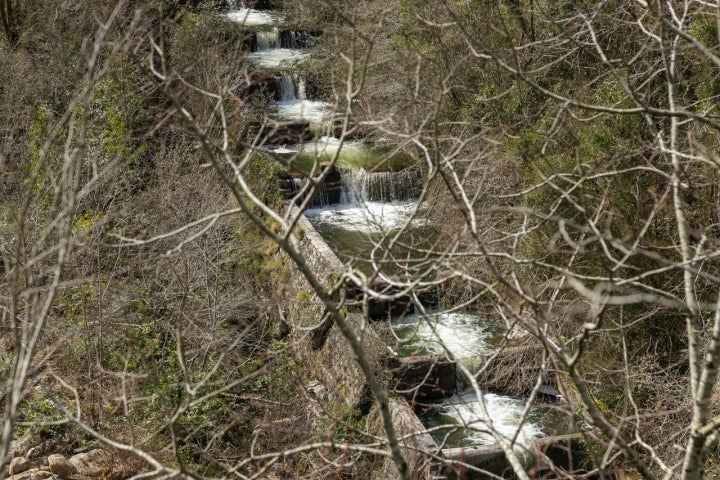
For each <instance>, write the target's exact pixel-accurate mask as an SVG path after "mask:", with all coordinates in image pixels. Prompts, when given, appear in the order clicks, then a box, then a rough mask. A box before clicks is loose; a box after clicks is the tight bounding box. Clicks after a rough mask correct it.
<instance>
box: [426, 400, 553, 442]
mask: <svg viewBox="0 0 720 480" xmlns="http://www.w3.org/2000/svg"><path fill="white" fill-rule="evenodd" d="M483 399H484V401H485V406H486V408H487V412H488V416H489V418H488V417H487V416H485V415H484V414H483V409H482V407H481V406H480V402H479V400H478V398H477V395H475V394H474V393H465V394H459V395H456V396H454V397H452V398H450V399H448V400H447V401H446V403H444V404H442V405H441V406H438V407H436V413H437V414H438V415H439V417H440V418H441V419H442V421H444V422H446V423H449V424H455V425H463V426H465V427H468V430H467V431H466V432H465V433H466V435H465V440H464V443H466V444H467V446H472V445H490V444H493V443H496V441H495V438H494V437H493V436H492V435H491V434H490V421H492V428H493V429H494V430H495V431H496V432H497V433H499V434H500V435H502V436H503V437H505V438H506V439H508V440H510V439H512V438H513V437H514V436H515V434H516V432H518V430H519V433H518V435H517V443H516V446H517V447H520V448H519V450H523V449H524V448H527V447H529V446H530V443H531V441H532V439H533V438H536V437H542V436H544V434H543V432H542V430H541V428H540V425H538V424H536V423H533V422H530V421H527V420H526V421H525V423H523V424H522V425H519V423H520V420H521V418H522V412H523V410H524V408H525V404H524V402H523V401H522V400H517V399H514V398H510V397H504V396H500V395H496V394H494V393H484V394H483ZM432 423H433V424H434V426H437V425H438V424H440V423H441V422H438V421H434V422H432Z"/></svg>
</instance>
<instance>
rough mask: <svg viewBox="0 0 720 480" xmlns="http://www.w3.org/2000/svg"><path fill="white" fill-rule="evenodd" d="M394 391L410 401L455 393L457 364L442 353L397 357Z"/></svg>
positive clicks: (431, 398) (448, 395)
mask: <svg viewBox="0 0 720 480" xmlns="http://www.w3.org/2000/svg"><path fill="white" fill-rule="evenodd" d="M396 377H397V378H398V382H397V384H396V385H395V391H396V392H397V393H399V394H401V395H403V396H405V397H406V398H408V399H409V400H410V401H411V402H412V401H414V400H434V399H439V398H446V397H450V396H452V395H454V394H455V393H457V364H456V362H455V360H452V359H449V358H447V357H446V356H444V355H440V356H423V357H404V358H400V359H398V367H397V375H396Z"/></svg>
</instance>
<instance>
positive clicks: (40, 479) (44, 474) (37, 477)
mask: <svg viewBox="0 0 720 480" xmlns="http://www.w3.org/2000/svg"><path fill="white" fill-rule="evenodd" d="M48 478H57V477H56V476H55V475H54V474H52V473H51V472H48V471H47V470H37V471H35V472H33V474H32V476H31V477H30V480H46V479H48Z"/></svg>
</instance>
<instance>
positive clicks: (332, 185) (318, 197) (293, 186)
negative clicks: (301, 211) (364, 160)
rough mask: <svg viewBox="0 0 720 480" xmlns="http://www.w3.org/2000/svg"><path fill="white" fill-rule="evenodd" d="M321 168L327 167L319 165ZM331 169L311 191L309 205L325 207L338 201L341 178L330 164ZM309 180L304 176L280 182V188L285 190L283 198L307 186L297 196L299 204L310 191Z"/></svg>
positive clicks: (291, 195) (290, 196)
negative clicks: (304, 190) (312, 191)
mask: <svg viewBox="0 0 720 480" xmlns="http://www.w3.org/2000/svg"><path fill="white" fill-rule="evenodd" d="M320 168H321V169H322V170H325V169H326V168H328V166H321V167H320ZM329 168H331V169H332V170H331V171H330V172H329V173H328V174H327V175H326V176H325V179H324V180H323V181H322V182H321V183H319V184H318V185H317V187H316V189H315V192H314V193H313V198H312V200H311V201H310V206H311V207H326V206H328V205H334V204H337V203H340V191H341V190H342V180H341V177H340V172H338V171H337V170H336V169H335V167H332V166H330V167H329ZM309 181H310V180H309V179H307V178H304V177H292V178H288V179H287V180H285V181H283V182H281V185H280V187H281V189H282V190H284V191H285V198H293V197H295V196H296V195H297V194H298V193H299V192H300V191H302V190H303V189H304V188H306V187H307V190H306V192H305V194H304V195H302V196H301V197H299V198H297V200H296V203H297V204H298V205H299V204H300V203H301V202H302V201H303V200H305V198H306V197H307V194H308V193H309V192H310V190H311V189H310V187H309V186H308V182H309Z"/></svg>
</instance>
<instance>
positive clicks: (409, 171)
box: [343, 168, 422, 202]
mask: <svg viewBox="0 0 720 480" xmlns="http://www.w3.org/2000/svg"><path fill="white" fill-rule="evenodd" d="M343 183H344V184H345V185H346V186H347V190H346V191H345V192H344V193H345V196H346V197H345V198H346V199H347V200H346V201H348V202H351V201H355V202H357V201H358V200H359V201H365V202H394V201H406V200H414V199H416V198H418V196H420V188H421V185H422V177H421V175H420V172H419V171H418V170H417V169H414V168H405V169H403V170H400V171H399V172H368V171H366V170H365V169H364V168H361V169H360V171H358V172H353V171H346V173H345V174H344V175H343Z"/></svg>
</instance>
